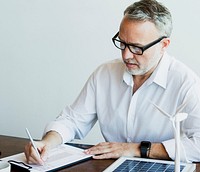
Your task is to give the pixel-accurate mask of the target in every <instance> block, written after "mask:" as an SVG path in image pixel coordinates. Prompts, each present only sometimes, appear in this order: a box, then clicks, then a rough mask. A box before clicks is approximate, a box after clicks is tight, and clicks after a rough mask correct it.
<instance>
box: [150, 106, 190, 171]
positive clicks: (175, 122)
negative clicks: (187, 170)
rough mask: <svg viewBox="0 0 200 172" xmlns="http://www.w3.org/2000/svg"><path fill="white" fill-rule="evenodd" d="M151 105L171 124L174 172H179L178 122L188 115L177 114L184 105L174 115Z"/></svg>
mask: <svg viewBox="0 0 200 172" xmlns="http://www.w3.org/2000/svg"><path fill="white" fill-rule="evenodd" d="M151 104H153V105H154V106H155V107H156V109H158V110H159V111H160V112H161V113H162V114H163V115H164V116H166V117H167V118H169V120H170V121H171V122H172V125H173V129H174V137H175V172H180V122H181V121H183V120H185V119H186V118H187V116H188V114H187V113H179V112H180V111H181V110H182V109H183V108H184V107H185V105H186V103H184V104H182V105H181V107H179V108H178V110H177V112H176V114H174V115H169V114H168V113H167V112H165V111H164V110H162V109H161V108H160V107H159V106H157V105H156V104H154V103H153V102H151Z"/></svg>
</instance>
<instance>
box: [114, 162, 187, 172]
mask: <svg viewBox="0 0 200 172" xmlns="http://www.w3.org/2000/svg"><path fill="white" fill-rule="evenodd" d="M183 168H184V166H183V165H181V168H180V169H181V171H182V170H183ZM147 171H148V172H174V164H164V163H156V162H145V161H136V160H126V161H124V162H123V163H122V164H121V165H120V166H119V167H117V168H116V169H115V170H114V172H147Z"/></svg>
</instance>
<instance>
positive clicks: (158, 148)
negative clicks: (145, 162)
mask: <svg viewBox="0 0 200 172" xmlns="http://www.w3.org/2000/svg"><path fill="white" fill-rule="evenodd" d="M133 150H134V156H136V157H141V152H140V143H133ZM149 158H152V159H163V160H171V159H170V157H169V155H168V153H167V152H166V150H165V147H164V146H163V144H162V143H151V148H150V152H149Z"/></svg>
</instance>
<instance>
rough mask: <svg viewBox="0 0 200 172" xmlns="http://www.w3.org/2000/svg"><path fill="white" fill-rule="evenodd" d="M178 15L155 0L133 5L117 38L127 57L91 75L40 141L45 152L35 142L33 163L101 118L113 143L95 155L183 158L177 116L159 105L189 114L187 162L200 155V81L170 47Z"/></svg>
mask: <svg viewBox="0 0 200 172" xmlns="http://www.w3.org/2000/svg"><path fill="white" fill-rule="evenodd" d="M171 30H172V20H171V14H170V12H169V10H168V9H167V8H166V7H165V6H163V5H162V4H160V3H158V2H157V1H155V0H141V1H138V2H135V3H134V4H132V5H131V6H129V7H128V8H127V9H126V10H125V12H124V17H123V19H122V22H121V24H120V28H119V32H118V33H117V34H116V35H115V36H114V37H113V43H114V45H115V46H116V47H117V48H119V49H120V50H121V53H122V59H123V60H119V59H118V60H113V61H111V62H109V63H106V64H103V65H101V66H100V67H99V68H98V69H96V71H95V72H94V73H93V74H92V75H91V76H90V78H89V80H88V81H87V83H86V85H85V86H84V88H83V90H82V91H81V93H80V95H79V96H78V98H77V99H76V101H75V102H74V103H73V104H72V105H71V106H67V107H66V108H65V109H64V110H63V111H62V113H61V114H60V116H58V117H57V119H56V120H55V121H53V122H51V123H49V124H48V125H47V127H46V129H45V135H44V137H43V138H42V140H41V141H38V142H37V146H38V149H39V151H40V153H41V158H37V156H36V153H35V151H34V149H33V147H32V146H31V144H30V143H29V144H28V145H26V147H25V154H26V158H27V161H28V162H29V163H37V164H43V163H44V161H45V158H44V157H45V155H46V154H47V152H48V150H49V149H51V148H53V147H55V146H56V145H58V144H61V143H65V142H69V141H71V140H73V139H74V138H79V139H81V138H83V137H84V136H85V135H86V134H87V133H88V132H89V131H90V129H91V128H92V127H93V125H94V124H95V122H96V121H97V120H98V122H99V125H100V129H101V132H102V134H103V136H104V138H105V140H106V142H103V143H99V144H97V145H96V146H94V147H92V148H90V149H88V150H86V151H85V153H86V154H94V156H93V158H95V159H106V158H118V157H120V156H137V157H146V158H157V159H172V160H173V159H175V139H174V133H173V126H172V123H171V121H170V120H169V119H168V118H167V117H165V116H163V115H162V114H161V113H160V111H158V110H157V109H156V108H155V106H154V105H153V104H152V103H154V104H156V105H157V106H159V107H160V108H161V109H163V110H164V111H166V112H167V113H169V114H170V115H174V114H175V113H177V112H179V111H180V110H181V112H185V113H188V118H187V119H186V120H185V121H184V122H182V123H181V143H180V145H181V161H185V162H193V161H199V160H200V156H199V154H200V93H199V89H200V80H199V78H198V77H197V76H196V75H195V74H194V73H193V72H192V71H191V70H190V69H188V68H187V67H186V66H185V65H184V64H182V63H181V62H179V61H177V60H176V59H175V58H173V57H171V56H169V55H168V54H167V53H166V49H167V48H168V46H169V44H170V35H171Z"/></svg>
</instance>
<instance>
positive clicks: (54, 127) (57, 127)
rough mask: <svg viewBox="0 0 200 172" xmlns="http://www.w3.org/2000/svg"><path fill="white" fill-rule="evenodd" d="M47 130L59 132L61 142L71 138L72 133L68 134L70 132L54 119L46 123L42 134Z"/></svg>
mask: <svg viewBox="0 0 200 172" xmlns="http://www.w3.org/2000/svg"><path fill="white" fill-rule="evenodd" d="M49 131H55V132H57V133H58V134H60V136H61V138H62V143H66V142H69V141H71V140H72V139H73V136H72V134H70V133H72V132H70V131H68V130H67V129H66V127H65V126H64V125H62V124H61V123H58V122H56V121H53V122H50V123H49V124H47V126H46V127H45V130H44V135H45V134H46V133H47V132H49Z"/></svg>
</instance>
